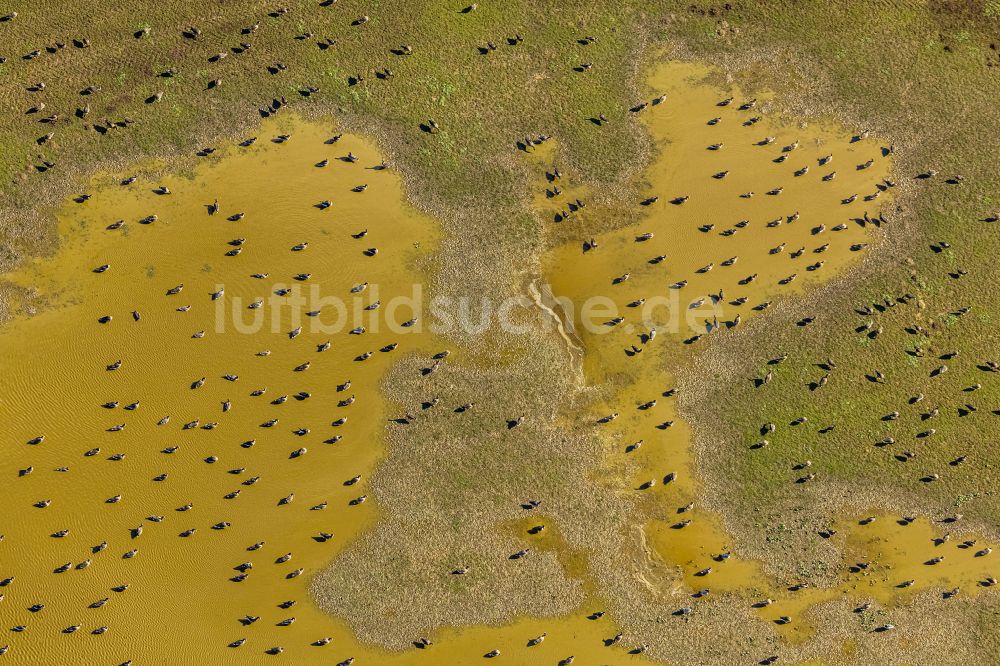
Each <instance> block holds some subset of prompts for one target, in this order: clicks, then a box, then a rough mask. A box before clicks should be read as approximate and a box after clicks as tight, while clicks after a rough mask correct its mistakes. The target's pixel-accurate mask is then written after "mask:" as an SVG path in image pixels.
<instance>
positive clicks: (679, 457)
mask: <svg viewBox="0 0 1000 666" xmlns="http://www.w3.org/2000/svg"><path fill="white" fill-rule="evenodd" d="M708 73H709V71H708V70H707V69H705V68H701V67H696V66H691V65H682V64H671V65H667V66H663V67H661V68H660V69H659V70H657V72H656V73H655V74H654V76H653V77H652V78H651V80H650V88H651V89H652V90H653V91H655V94H666V98H665V100H664V101H663V102H662V103H660V104H655V105H650V106H649V107H647V108H646V109H644V110H642V111H641V113H642V114H643V117H644V121H645V123H646V126H647V128H648V129H649V131H650V133H651V134H652V136H653V137H654V139H655V140H656V149H657V156H656V157H655V159H654V161H653V164H652V166H651V168H650V169H649V171H648V172H647V174H646V179H647V181H648V183H647V187H646V193H645V195H644V198H643V200H642V201H636V202H634V207H633V215H634V218H635V223H634V224H633V225H631V226H628V227H626V228H624V229H621V230H616V231H612V232H607V231H604V230H603V229H602V224H601V217H600V215H599V214H594V213H591V212H590V210H591V209H589V208H587V206H586V204H587V193H586V190H585V189H583V188H578V187H575V186H574V183H573V180H572V175H571V174H559V175H558V176H557V166H555V165H553V164H552V163H551V161H550V160H551V157H552V152H551V150H540V151H539V152H537V153H536V154H535V156H534V159H535V160H536V161H537V163H538V164H539V166H540V167H541V168H543V169H544V171H545V176H546V177H545V181H541V180H540V183H542V182H543V183H544V184H540V185H539V188H540V190H542V189H543V188H544V192H543V193H540V194H539V195H538V196H537V198H536V203H537V204H538V206H539V208H540V210H541V211H542V214H543V216H544V217H545V218H546V219H547V220H548V221H549V224H550V233H551V234H552V236H553V237H554V238H556V239H557V243H556V245H557V246H556V248H555V249H554V250H553V251H552V252H551V254H550V255H549V256H548V257H547V260H546V264H547V266H548V271H547V278H548V280H549V282H550V284H551V286H552V292H553V293H554V296H555V297H556V298H559V299H562V303H563V308H562V311H563V313H564V315H565V317H566V319H567V321H572V323H573V327H574V329H575V336H576V339H578V340H580V341H582V344H583V346H584V349H585V360H584V371H585V375H586V378H587V381H588V384H590V385H591V386H593V387H597V388H598V389H599V390H600V391H601V394H602V395H603V396H605V397H604V398H603V399H602V400H600V401H599V402H597V403H596V404H594V405H593V408H592V411H591V412H590V413H589V414H588V415H586V416H585V417H584V420H585V423H584V424H583V425H584V426H585V427H586V426H589V427H592V428H595V429H597V430H598V431H599V432H600V433H601V434H602V435H603V436H604V438H605V440H606V442H607V446H608V458H607V469H608V472H609V476H608V479H611V480H610V481H607V480H606V481H605V484H606V485H611V486H614V485H615V484H617V486H618V488H619V490H620V492H623V493H629V494H631V495H633V496H635V497H636V498H637V501H638V502H639V504H640V506H641V507H642V515H644V516H646V517H647V520H646V525H645V530H646V533H647V537H648V541H649V543H650V545H651V546H652V548H653V550H654V551H655V553H656V554H657V555H658V556H659V557H660V558H661V559H662V560H663V561H664V562H666V563H668V564H671V565H674V566H676V567H677V568H678V570H679V572H680V574H681V580H682V582H683V584H684V586H685V587H687V588H689V589H690V590H691V591H697V590H702V589H708V590H711V593H712V594H719V593H727V592H730V593H735V594H738V595H741V596H743V597H745V598H746V600H747V602H748V603H755V602H757V601H765V603H764V604H760V608H759V610H758V614H759V616H760V617H761V619H762V620H764V621H769V622H774V623H775V624H774V626H775V628H776V630H777V631H778V632H779V633H780V634H781V635H782V636H784V637H785V638H786V639H788V640H790V641H801V640H804V639H807V638H809V637H810V636H812V634H813V628H812V627H809V626H808V623H806V622H802V621H800V620H799V616H800V615H801V613H802V611H804V610H806V609H807V608H808V607H810V606H812V605H814V604H816V603H819V602H822V601H827V600H830V599H834V598H837V597H839V596H842V595H850V596H853V597H859V598H861V597H874V598H876V599H877V600H878V601H880V602H882V603H884V604H892V603H895V602H897V601H899V600H901V599H905V596H906V595H909V594H912V592H913V591H914V590H922V589H927V588H928V587H932V586H947V587H953V586H958V585H964V586H966V587H970V588H974V587H976V585H977V581H981V580H983V578H984V577H985V576H986V575H987V573H986V570H987V569H988V566H986V563H985V562H984V561H983V560H988V558H975V557H974V555H973V553H974V552H975V551H978V550H980V549H982V548H984V547H985V545H984V544H980V545H978V546H976V547H974V548H973V547H970V548H965V549H964V550H959V551H957V552H956V551H955V548H956V544H957V543H959V542H961V541H962V539H957V540H953V541H952V542H950V543H948V544H945V545H942V546H940V547H939V548H938V550H939V551H940V552H937V551H936V550H935V548H936V547H935V546H934V545H933V544H932V542H931V539H930V537H929V536H928V534H927V531H928V528H927V526H926V525H924V526H921V525H918V524H914V525H912V526H909V527H900V526H898V525H896V524H895V523H894V522H893V520H892V518H891V517H883V518H882V519H881V520H879V521H876V522H874V523H871V524H869V525H866V526H864V527H860V526H857V525H856V524H854V525H853V526H852V525H851V524H850V521H846V520H845V521H844V522H845V525H846V526H845V527H844V530H843V531H845V532H849V536H848V543H849V544H850V545H849V551H850V553H849V554H848V557H849V558H850V557H855V556H858V555H859V554H860V553H866V554H867V555H866V557H868V558H870V559H872V561H877V562H878V564H877V565H876V566H874V567H872V569H871V570H869V571H867V572H865V575H863V576H856V575H848V574H847V571H848V569H847V566H846V565H847V562H845V568H844V570H845V576H844V579H843V584H842V585H841V586H839V587H837V588H832V589H812V588H796V587H795V584H796V583H797V582H798V581H796V580H794V579H789V580H782V581H778V580H774V579H771V578H770V577H768V576H766V575H765V574H764V573H763V571H762V568H761V566H760V564H759V563H757V562H752V561H745V560H741V559H739V558H738V557H736V556H730V554H729V551H730V548H731V544H730V539H729V537H728V536H727V534H726V532H725V530H724V529H723V528H722V525H721V522H720V520H719V518H718V516H716V515H714V514H712V513H710V512H706V511H702V510H701V509H700V508H699V506H698V493H699V484H698V480H697V478H696V477H695V476H694V473H693V472H694V470H693V469H692V459H691V451H690V441H691V433H690V430H689V428H688V427H687V425H686V424H685V423H684V422H683V421H681V420H680V419H679V418H678V415H677V412H676V408H675V398H674V391H673V389H674V380H673V378H671V377H670V375H669V374H668V373H667V372H665V371H664V368H665V367H667V366H668V365H669V364H670V363H671V362H672V361H674V360H676V359H678V358H679V357H681V356H682V355H684V354H689V353H691V351H692V350H693V349H696V348H697V347H698V346H699V345H704V344H711V340H712V339H713V337H717V336H725V335H727V333H728V332H729V331H730V329H732V328H734V327H737V326H739V325H740V323H741V322H742V321H744V320H746V319H748V318H750V317H753V316H760V315H761V314H763V313H766V311H767V307H768V304H770V303H773V302H774V301H776V300H778V299H782V298H788V297H790V296H794V295H795V294H799V293H802V292H803V291H804V290H807V289H808V288H809V287H810V286H812V285H815V284H818V283H820V282H822V281H825V280H829V279H832V278H834V277H836V275H837V274H838V273H840V272H842V271H844V270H845V269H847V268H848V267H849V266H850V265H851V264H852V263H854V262H856V261H857V260H858V259H859V258H860V256H861V255H862V254H863V252H865V251H866V250H867V247H866V244H867V243H868V242H869V240H870V239H869V232H870V229H871V227H872V224H873V223H872V222H870V221H869V220H870V218H878V217H879V212H880V209H881V207H882V206H883V205H884V204H885V202H886V200H887V199H889V198H890V197H891V187H890V186H887V184H886V179H887V178H888V177H889V170H890V159H889V157H890V156H889V154H888V153H887V151H884V150H883V148H882V146H881V145H880V144H879V143H878V142H876V141H875V140H871V139H867V138H865V137H864V136H856V135H852V134H851V133H849V132H848V131H847V130H845V129H843V128H839V127H835V126H833V125H832V124H830V125H825V124H819V125H817V124H810V125H806V124H804V123H795V122H792V121H790V120H788V119H783V118H781V117H780V116H777V115H776V114H772V113H768V112H767V109H766V107H767V103H766V100H765V99H763V98H762V99H761V100H758V101H757V103H756V104H755V105H753V107H752V108H740V107H741V106H743V105H744V104H746V103H747V102H748V101H750V100H749V98H748V97H747V96H744V95H743V94H741V93H740V92H739V91H738V90H722V89H719V88H717V87H714V86H712V85H698V84H697V82H698V81H700V80H701V79H703V78H705V76H706V75H707V74H708ZM729 98H733V99H732V101H729V102H726V101H725V100H728V99H729ZM833 172H836V175H835V176H834V177H832V178H831V177H830V176H829V174H831V173H833ZM557 188H558V190H557ZM750 193H752V196H750ZM581 202H582V203H583V204H584V206H583V207H582V208H581V207H580V203H581ZM567 213H568V214H567ZM651 260H652V261H651ZM802 323H803V324H805V325H808V322H802ZM654 329H655V336H654V337H652V338H650V335H651V333H653V331H654ZM712 374H713V370H712V369H711V368H704V376H705V381H711V377H712ZM765 420H766V419H764V418H763V417H762V419H761V423H762V424H763V423H764V421H765ZM824 425H828V424H813V423H810V424H809V425H808V426H806V425H803V426H802V427H814V428H821V427H822V426H824ZM782 426H783V424H782ZM764 440H766V435H763V436H762V437H760V438H759V440H757V441H748V442H746V443H745V445H746V446H747V448H748V452H747V454H748V455H752V454H753V450H752V449H751V447H752V446H753V445H755V444H759V443H760V442H762V441H764ZM621 469H627V470H629V472H628V473H627V474H626V475H625V476H624V478H622V477H621V475H620V474H616V473H614V471H615V470H621ZM812 471H814V470H811V469H808V468H806V469H803V470H801V471H798V472H794V473H791V472H790V474H791V476H790V477H789V483H794V482H795V481H796V479H797V478H801V482H802V483H808V480H809V479H808V477H807V475H808V474H809V473H810V472H812ZM734 482H738V480H734ZM890 526H891V527H890ZM945 550H947V553H948V557H947V558H946V559H945V560H944V561H942V562H941V563H939V564H936V565H933V564H924V563H925V562H927V561H930V560H932V558H934V557H935V556H937V555H941V554H944V552H945ZM897 578H898V580H897ZM910 578H912V579H914V581H915V582H914V584H913V585H912V587H909V588H899V587H896V586H897V584H898V583H900V582H902V581H904V580H907V579H910ZM783 616H786V617H788V618H789V619H790V621H787V622H786V621H785V620H783V619H782V618H783Z"/></svg>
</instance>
